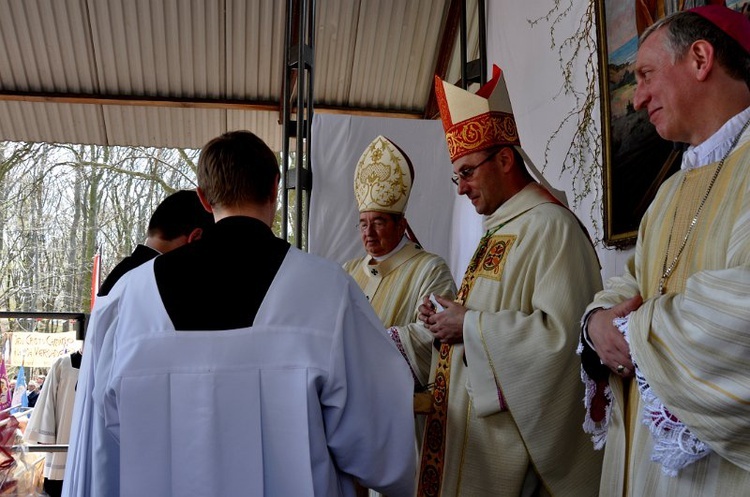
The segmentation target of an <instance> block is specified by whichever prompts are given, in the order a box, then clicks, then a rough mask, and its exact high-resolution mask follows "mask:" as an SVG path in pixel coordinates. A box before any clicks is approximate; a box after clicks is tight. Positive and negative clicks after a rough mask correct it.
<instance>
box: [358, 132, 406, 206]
mask: <svg viewBox="0 0 750 497" xmlns="http://www.w3.org/2000/svg"><path fill="white" fill-rule="evenodd" d="M413 181H414V168H413V167H412V165H411V161H410V160H409V158H408V157H407V156H406V154H405V153H404V152H403V151H402V150H401V149H399V148H398V146H397V145H396V144H395V143H393V142H392V141H390V140H389V139H388V138H386V137H384V136H378V137H377V138H375V139H374V140H373V141H372V143H370V145H368V146H367V149H366V150H365V151H364V153H363V154H362V156H361V157H360V158H359V162H357V169H356V170H355V171H354V196H355V198H356V199H357V206H358V207H359V212H367V211H378V212H391V213H394V214H403V213H404V211H406V203H407V202H408V200H409V194H410V193H411V185H412V182H413Z"/></svg>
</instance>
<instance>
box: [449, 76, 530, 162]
mask: <svg viewBox="0 0 750 497" xmlns="http://www.w3.org/2000/svg"><path fill="white" fill-rule="evenodd" d="M435 97H436V98H437V102H438V107H439V108H440V118H441V119H442V121H443V128H445V140H446V141H447V142H448V152H449V154H450V157H451V162H455V161H456V160H457V159H460V158H461V157H463V156H464V155H468V154H470V153H473V152H478V151H480V150H486V149H488V148H491V147H496V146H498V145H501V146H502V145H509V146H515V147H517V148H519V149H520V146H521V141H520V139H519V138H518V128H517V127H516V120H515V118H514V117H513V108H512V107H511V104H510V96H509V95H508V87H507V86H506V85H505V78H504V77H503V72H502V71H501V70H500V68H499V67H497V66H493V67H492V79H491V80H490V81H488V82H487V83H486V84H484V85H483V86H482V87H481V88H480V89H479V90H478V91H477V92H476V93H471V92H469V91H466V90H464V89H462V88H459V87H457V86H455V85H452V84H450V83H447V82H445V81H443V80H442V79H440V78H439V77H438V76H435Z"/></svg>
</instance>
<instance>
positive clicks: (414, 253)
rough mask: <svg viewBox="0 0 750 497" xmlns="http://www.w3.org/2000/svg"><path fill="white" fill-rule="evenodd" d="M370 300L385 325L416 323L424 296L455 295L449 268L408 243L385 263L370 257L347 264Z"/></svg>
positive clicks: (349, 271)
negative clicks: (431, 294)
mask: <svg viewBox="0 0 750 497" xmlns="http://www.w3.org/2000/svg"><path fill="white" fill-rule="evenodd" d="M344 270H345V271H346V272H347V273H349V274H350V275H351V276H352V277H353V278H354V280H355V281H356V282H357V285H359V287H360V288H361V289H362V291H363V292H364V294H365V296H367V300H369V301H370V304H372V307H373V308H374V309H375V313H376V314H377V315H378V317H379V318H380V320H381V321H383V325H384V326H385V327H386V328H388V327H391V326H396V325H407V324H409V323H416V322H417V316H419V305H420V304H421V303H422V299H423V298H424V296H425V295H429V294H430V293H433V292H434V293H435V295H446V296H448V298H451V297H452V296H453V295H455V294H456V284H455V283H454V282H453V276H451V272H450V269H448V265H447V264H446V263H445V261H444V260H443V259H442V258H441V257H439V256H437V255H435V254H431V253H429V252H426V251H425V250H423V249H422V248H421V247H420V246H418V245H417V244H415V243H407V244H406V245H404V246H403V247H402V248H401V249H400V250H399V251H398V252H396V253H395V254H393V255H391V256H390V257H388V258H387V259H386V260H384V261H380V262H377V261H375V260H374V259H373V258H372V257H371V256H369V255H368V256H366V257H363V258H361V259H353V260H351V261H349V262H347V263H346V264H344Z"/></svg>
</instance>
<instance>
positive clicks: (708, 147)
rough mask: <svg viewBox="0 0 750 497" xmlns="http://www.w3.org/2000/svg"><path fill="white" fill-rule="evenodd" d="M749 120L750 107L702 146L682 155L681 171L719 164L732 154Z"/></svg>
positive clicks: (694, 147)
mask: <svg viewBox="0 0 750 497" xmlns="http://www.w3.org/2000/svg"><path fill="white" fill-rule="evenodd" d="M748 120H750V107H748V108H747V109H745V110H743V111H742V112H740V113H739V114H737V115H736V116H734V117H733V118H731V119H730V120H729V121H727V122H725V123H724V125H723V126H722V127H721V128H719V130H718V131H717V132H716V133H714V134H713V135H711V136H710V137H709V138H708V139H707V140H706V141H704V142H703V143H701V144H700V145H697V146H692V145H691V146H690V147H688V148H687V150H685V152H684V153H683V154H682V165H681V166H680V169H683V170H685V171H689V170H690V169H695V168H696V167H702V166H707V165H708V164H713V163H714V162H719V161H720V160H721V159H722V158H723V157H724V156H726V155H727V153H729V152H730V149H731V148H732V144H733V143H734V139H735V138H736V137H737V134H738V133H739V132H740V130H741V129H742V127H743V126H744V125H745V123H746V122H747V121H748Z"/></svg>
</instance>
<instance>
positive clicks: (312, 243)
mask: <svg viewBox="0 0 750 497" xmlns="http://www.w3.org/2000/svg"><path fill="white" fill-rule="evenodd" d="M378 135H383V136H385V137H387V138H388V139H390V140H392V141H393V142H394V143H396V144H397V145H398V146H399V147H400V148H401V149H402V150H403V151H404V152H406V155H408V156H409V158H410V159H411V161H412V165H413V166H414V175H415V178H414V185H413V187H412V192H411V197H410V198H409V204H408V205H407V208H406V218H407V219H408V221H409V224H410V225H411V227H412V229H413V230H414V233H415V234H416V235H417V238H418V239H419V241H420V242H421V243H422V245H423V246H424V247H425V249H426V250H428V251H430V252H433V253H436V254H438V255H440V256H442V257H443V258H445V260H446V261H447V262H448V264H449V266H450V267H451V270H452V271H453V275H454V278H455V279H457V280H460V278H461V276H462V275H463V270H464V267H465V265H466V263H467V262H468V259H469V258H470V257H471V254H469V255H468V256H466V255H465V254H463V252H461V250H460V249H459V248H458V247H457V244H456V242H455V239H454V237H453V233H452V230H451V228H452V226H453V225H454V224H455V223H456V222H457V221H456V216H457V215H458V216H459V219H463V218H464V217H465V213H464V210H463V209H464V208H465V207H466V206H468V207H469V208H471V212H473V208H472V207H471V204H470V203H469V202H468V201H466V199H465V197H461V199H460V201H458V202H457V204H458V208H456V209H455V211H454V202H456V200H457V198H458V196H457V195H456V190H455V186H454V185H453V183H451V181H450V176H451V174H452V167H451V163H450V160H449V158H448V148H447V145H446V143H445V135H444V134H443V126H442V123H441V122H440V121H439V120H434V121H424V120H415V119H385V118H372V117H358V116H345V115H333V114H316V115H315V116H314V117H313V126H312V137H313V138H312V142H311V146H312V149H311V167H312V171H313V189H312V194H311V197H310V229H309V249H310V252H312V253H314V254H318V255H321V256H323V257H326V258H328V259H331V260H334V261H337V262H339V263H341V264H343V263H344V262H345V261H347V260H348V259H351V258H353V257H357V256H362V255H363V254H364V249H363V248H362V242H361V240H360V237H359V233H358V232H357V229H356V227H355V226H356V224H357V221H358V220H359V212H358V210H357V204H356V202H355V200H354V189H353V181H354V169H355V167H356V165H357V161H358V160H359V157H360V155H362V152H364V150H365V148H367V146H368V145H369V144H370V142H371V141H372V140H374V139H375V137H376V136H378ZM454 212H455V214H454ZM471 218H473V219H474V220H475V222H478V221H479V216H477V215H476V214H474V215H473V216H471ZM480 230H481V228H480ZM480 235H481V234H479V235H476V237H475V238H474V239H473V240H472V242H471V245H473V246H475V245H476V241H477V240H478V238H479V236H480ZM473 246H472V247H471V250H473ZM459 257H463V258H464V259H465V262H463V263H462V262H461V261H460V259H459Z"/></svg>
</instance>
